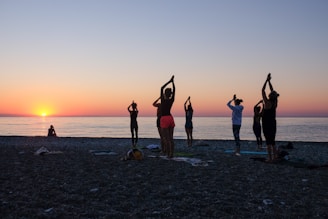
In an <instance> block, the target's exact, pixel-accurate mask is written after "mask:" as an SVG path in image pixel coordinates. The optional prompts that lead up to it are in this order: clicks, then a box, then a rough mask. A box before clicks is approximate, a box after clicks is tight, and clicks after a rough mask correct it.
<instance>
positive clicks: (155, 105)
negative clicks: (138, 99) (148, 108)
mask: <svg viewBox="0 0 328 219" xmlns="http://www.w3.org/2000/svg"><path fill="white" fill-rule="evenodd" d="M160 99H161V97H159V98H157V100H155V101H154V103H153V106H154V107H158V106H159V103H158V101H159V100H160Z"/></svg>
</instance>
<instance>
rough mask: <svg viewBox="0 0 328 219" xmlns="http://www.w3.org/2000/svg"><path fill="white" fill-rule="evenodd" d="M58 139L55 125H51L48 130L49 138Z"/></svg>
mask: <svg viewBox="0 0 328 219" xmlns="http://www.w3.org/2000/svg"><path fill="white" fill-rule="evenodd" d="M50 136H51V137H57V134H56V131H55V128H54V126H53V125H50V128H49V129H48V137H50Z"/></svg>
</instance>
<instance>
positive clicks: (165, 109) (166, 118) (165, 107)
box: [160, 75, 175, 158]
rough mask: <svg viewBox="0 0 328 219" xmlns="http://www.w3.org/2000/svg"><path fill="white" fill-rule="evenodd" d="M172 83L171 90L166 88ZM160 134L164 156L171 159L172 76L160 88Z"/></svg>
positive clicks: (172, 128) (172, 130) (173, 125)
mask: <svg viewBox="0 0 328 219" xmlns="http://www.w3.org/2000/svg"><path fill="white" fill-rule="evenodd" d="M170 83H172V89H171V88H166V86H167V85H168V84H170ZM160 96H161V112H162V115H161V130H162V131H161V133H162V137H163V144H164V148H165V149H166V155H167V157H168V158H172V157H173V152H174V142H173V132H174V127H175V123H174V119H173V116H172V115H171V108H172V105H173V102H174V98H175V84H174V75H173V76H172V78H171V79H170V80H169V81H168V82H166V83H165V84H164V85H163V86H162V87H161V94H160Z"/></svg>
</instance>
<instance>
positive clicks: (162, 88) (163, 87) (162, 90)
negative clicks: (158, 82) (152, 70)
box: [160, 75, 175, 98]
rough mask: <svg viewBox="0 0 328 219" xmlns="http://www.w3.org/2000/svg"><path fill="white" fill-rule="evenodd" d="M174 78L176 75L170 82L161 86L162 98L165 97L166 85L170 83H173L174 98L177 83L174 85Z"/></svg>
mask: <svg viewBox="0 0 328 219" xmlns="http://www.w3.org/2000/svg"><path fill="white" fill-rule="evenodd" d="M173 79H174V75H173V76H172V77H171V79H170V80H169V81H168V82H166V83H165V84H164V85H163V86H162V87H161V94H160V96H161V98H163V95H164V89H165V87H166V86H167V85H168V84H169V83H173V94H172V95H173V96H172V97H173V98H174V94H175V85H174V81H173Z"/></svg>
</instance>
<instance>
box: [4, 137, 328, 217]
mask: <svg viewBox="0 0 328 219" xmlns="http://www.w3.org/2000/svg"><path fill="white" fill-rule="evenodd" d="M196 143H197V141H195V146H193V147H187V143H186V141H185V140H175V146H176V154H175V155H176V156H175V157H176V158H177V159H175V160H174V159H162V158H161V156H160V154H159V150H152V149H148V148H147V147H146V146H147V145H156V144H159V139H140V140H139V148H140V149H141V150H142V151H143V153H144V159H143V160H141V161H136V160H126V161H122V160H121V158H122V157H123V156H124V155H125V153H126V152H127V151H128V150H129V149H130V139H116V138H46V137H9V136H2V137H0V156H1V157H0V168H1V169H0V190H1V191H0V194H1V195H0V214H1V217H2V218H38V217H41V218H265V217H269V218H327V217H328V198H327V197H328V187H327V185H328V168H327V163H328V143H325V142H323V143H315V142H294V144H293V145H294V148H293V149H286V150H288V153H289V160H284V161H281V162H277V163H273V164H268V163H265V162H259V160H261V159H263V158H265V156H266V155H265V154H264V153H263V154H261V153H254V154H252V153H251V152H252V151H254V152H255V151H256V143H255V142H253V141H243V142H242V150H247V151H250V152H249V153H245V154H242V156H240V157H237V156H234V155H233V154H232V153H225V151H227V150H229V149H233V147H234V142H233V141H229V140H201V141H200V140H199V141H198V144H196ZM286 143H287V142H278V144H281V145H286ZM42 147H44V148H46V149H47V150H48V152H47V151H46V150H45V151H44V153H40V154H37V155H36V152H37V151H38V150H39V149H40V148H42ZM263 151H264V152H265V150H263ZM179 158H180V159H179ZM254 158H255V159H254ZM256 158H257V159H256ZM188 161H189V162H188ZM192 161H194V162H199V165H192Z"/></svg>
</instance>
